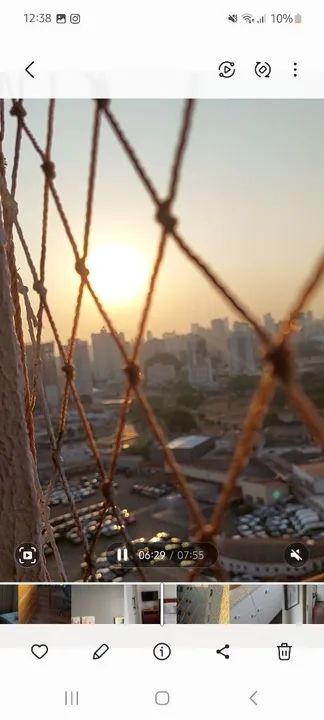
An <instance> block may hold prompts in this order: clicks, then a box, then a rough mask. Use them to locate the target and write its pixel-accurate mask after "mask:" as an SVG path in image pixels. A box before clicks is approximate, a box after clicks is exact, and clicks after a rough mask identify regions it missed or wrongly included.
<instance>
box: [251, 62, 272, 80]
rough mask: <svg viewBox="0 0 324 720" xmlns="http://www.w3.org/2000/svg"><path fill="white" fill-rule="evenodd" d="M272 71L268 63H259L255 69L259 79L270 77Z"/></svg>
mask: <svg viewBox="0 0 324 720" xmlns="http://www.w3.org/2000/svg"><path fill="white" fill-rule="evenodd" d="M271 70H272V68H271V65H270V63H268V62H257V63H256V64H255V68H254V72H255V74H256V76H257V77H259V78H264V77H266V78H268V77H270V75H271Z"/></svg>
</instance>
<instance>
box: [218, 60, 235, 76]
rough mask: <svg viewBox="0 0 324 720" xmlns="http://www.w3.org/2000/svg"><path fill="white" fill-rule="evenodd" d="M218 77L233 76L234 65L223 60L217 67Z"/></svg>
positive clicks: (229, 61)
mask: <svg viewBox="0 0 324 720" xmlns="http://www.w3.org/2000/svg"><path fill="white" fill-rule="evenodd" d="M218 72H219V77H221V78H231V77H233V75H235V63H234V62H232V61H231V60H224V61H223V62H221V64H220V65H219V66H218Z"/></svg>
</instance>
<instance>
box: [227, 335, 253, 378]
mask: <svg viewBox="0 0 324 720" xmlns="http://www.w3.org/2000/svg"><path fill="white" fill-rule="evenodd" d="M229 348H230V371H231V373H232V374H233V375H239V374H240V373H246V374H248V375H254V374H255V373H256V372H257V349H256V342H255V337H254V333H253V331H252V329H251V328H250V326H249V325H248V324H247V323H243V322H235V323H234V327H233V331H232V333H231V334H230V337H229Z"/></svg>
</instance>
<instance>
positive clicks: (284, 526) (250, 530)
mask: <svg viewBox="0 0 324 720" xmlns="http://www.w3.org/2000/svg"><path fill="white" fill-rule="evenodd" d="M235 532H236V533H237V534H238V536H240V537H247V538H254V537H255V538H258V537H260V538H267V537H269V538H279V537H282V538H286V539H288V538H291V537H298V538H301V539H302V538H305V539H309V538H314V539H324V522H322V521H321V519H320V516H319V514H318V512H317V511H316V510H315V509H313V508H308V507H306V506H304V505H302V504H301V503H297V502H295V501H294V500H293V499H291V500H288V501H286V502H283V503H280V504H275V505H271V506H268V507H264V506H263V507H257V508H255V509H254V510H253V511H251V512H249V513H245V514H244V515H241V516H240V517H239V518H237V519H236V529H235Z"/></svg>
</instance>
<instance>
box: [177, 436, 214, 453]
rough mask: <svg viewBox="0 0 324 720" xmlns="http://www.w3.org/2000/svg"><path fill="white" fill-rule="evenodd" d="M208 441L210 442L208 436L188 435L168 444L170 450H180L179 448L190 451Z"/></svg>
mask: <svg viewBox="0 0 324 720" xmlns="http://www.w3.org/2000/svg"><path fill="white" fill-rule="evenodd" d="M208 440H210V437H209V436H208V435H186V437H178V438H175V440H171V442H169V443H168V447H169V448H170V450H178V449H179V448H183V449H185V450H190V449H191V448H194V447H197V446H199V445H201V444H202V443H205V442H206V441H208Z"/></svg>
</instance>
